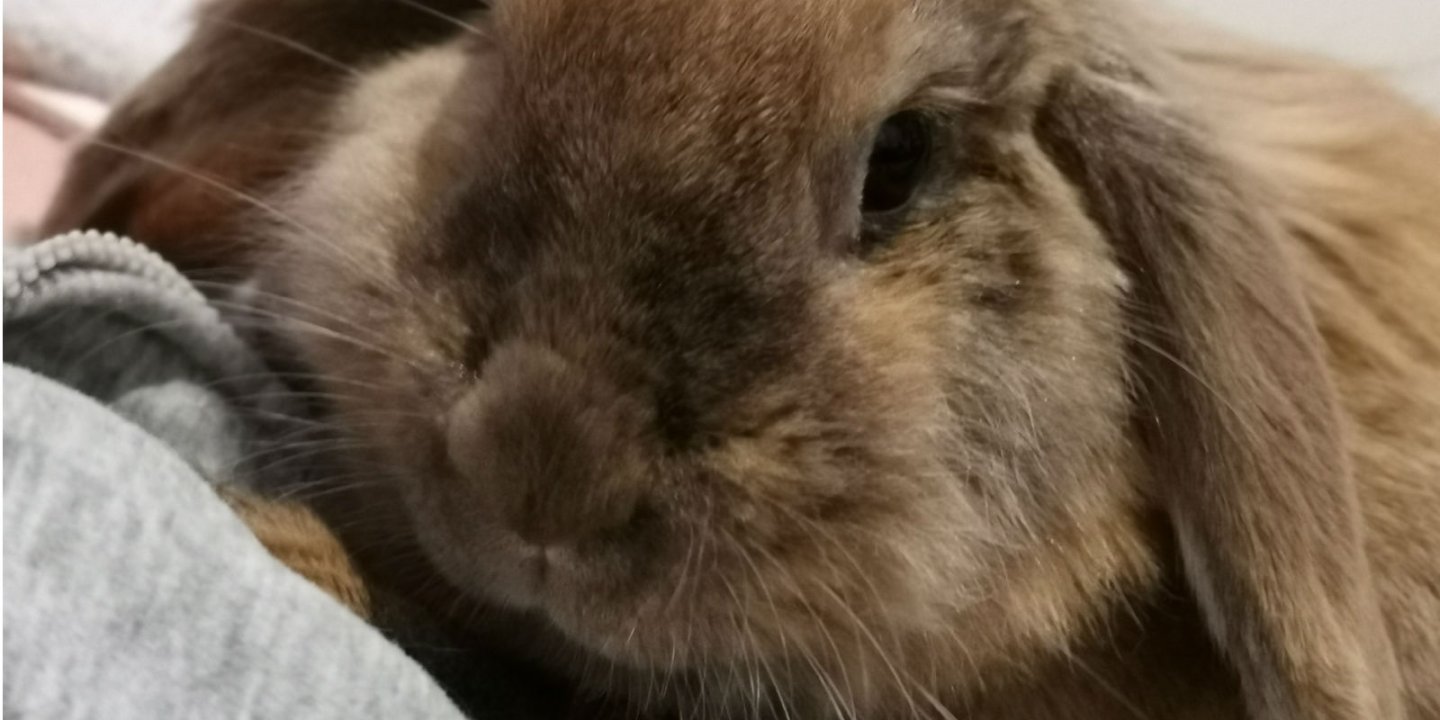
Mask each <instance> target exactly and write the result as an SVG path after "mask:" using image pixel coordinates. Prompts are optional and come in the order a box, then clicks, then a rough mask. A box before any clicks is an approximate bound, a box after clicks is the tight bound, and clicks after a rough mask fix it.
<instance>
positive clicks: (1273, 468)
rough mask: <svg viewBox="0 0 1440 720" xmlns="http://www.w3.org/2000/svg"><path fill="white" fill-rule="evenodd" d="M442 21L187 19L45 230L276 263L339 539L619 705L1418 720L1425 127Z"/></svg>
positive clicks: (880, 2)
mask: <svg viewBox="0 0 1440 720" xmlns="http://www.w3.org/2000/svg"><path fill="white" fill-rule="evenodd" d="M453 5H457V6H455V7H452V6H450V5H446V6H443V7H442V6H441V5H439V4H429V5H426V6H424V7H420V8H417V7H416V4H414V3H406V2H374V3H355V4H353V6H352V5H347V4H344V3H331V2H324V1H323V0H305V1H304V2H298V1H297V2H293V3H266V2H260V1H259V0H230V1H229V2H221V3H219V4H217V6H216V7H215V8H213V9H212V10H211V11H210V15H209V17H210V18H211V20H210V22H209V23H207V24H206V25H205V26H203V27H202V31H201V32H200V33H199V35H198V36H197V37H196V38H195V39H194V40H193V41H192V42H191V44H190V45H189V47H187V49H186V50H185V51H184V52H183V53H182V54H181V55H180V56H179V57H178V58H177V59H176V60H175V61H174V62H172V63H171V65H170V67H169V68H167V69H166V70H165V71H163V72H162V74H161V75H160V76H158V77H157V79H156V80H155V82H154V83H152V84H151V85H149V86H147V88H145V89H142V91H141V92H140V93H139V94H138V95H137V96H136V98H135V99H134V100H132V101H131V103H130V104H129V105H128V106H126V107H125V108H123V109H122V110H121V111H120V112H119V113H117V115H116V119H115V120H114V121H112V123H111V125H110V126H109V127H108V128H107V129H106V130H105V131H104V132H103V134H102V144H99V145H96V146H94V147H93V148H91V149H89V150H87V151H85V152H84V153H82V155H81V156H80V158H79V159H78V160H77V163H76V166H75V171H74V174H73V175H72V177H71V180H70V183H69V186H68V187H69V191H68V192H67V194H66V195H65V198H66V200H65V201H64V202H62V204H61V205H60V207H59V208H58V209H57V212H56V214H55V216H54V217H55V218H56V220H55V224H56V225H75V224H94V223H100V224H105V225H109V226H112V227H114V228H115V229H120V230H128V231H130V232H132V233H134V234H136V235H139V236H140V237H141V238H142V239H152V240H153V241H154V242H156V243H157V244H159V245H161V246H164V247H169V248H170V249H171V250H172V252H171V254H172V256H175V257H179V258H181V259H182V260H183V259H185V258H200V259H201V261H200V262H197V265H205V266H209V267H213V266H215V265H216V264H221V265H238V266H240V267H244V268H254V269H255V270H256V271H257V272H258V274H259V276H260V278H261V279H262V283H263V285H264V287H265V288H266V290H267V294H266V295H265V296H264V297H265V298H266V302H267V303H268V306H269V307H268V309H269V310H270V311H271V312H274V313H276V314H278V315H279V316H282V317H283V320H282V321H281V328H282V330H281V332H282V334H283V335H284V336H285V337H287V338H288V340H289V342H291V343H292V344H293V346H294V347H295V349H296V352H297V354H298V355H299V357H301V358H303V360H304V362H305V363H306V364H307V365H308V366H309V367H311V368H313V369H314V370H315V371H316V372H317V374H318V377H319V383H320V385H321V388H322V389H323V390H324V391H326V393H327V395H328V397H329V398H330V403H329V407H328V409H327V410H328V412H329V416H330V418H331V419H332V420H333V422H334V423H335V425H336V426H337V427H338V428H340V429H341V430H342V432H344V433H345V434H347V435H348V436H350V439H351V440H353V441H354V442H351V443H347V447H356V446H358V447H362V448H363V449H362V450H358V451H351V454H350V456H349V457H348V461H349V462H350V463H352V465H353V468H354V469H355V470H357V471H362V472H364V473H367V474H373V475H374V476H375V477H376V478H378V479H379V481H380V482H378V483H366V484H365V485H364V486H363V488H359V489H353V495H352V497H350V498H349V500H348V505H347V507H346V510H345V512H342V514H345V513H349V514H348V517H349V519H350V520H352V521H353V520H354V519H355V518H357V517H358V518H362V519H363V520H364V522H363V523H359V524H357V523H354V522H347V523H344V524H343V526H344V527H347V528H349V527H351V526H352V525H353V526H356V527H361V528H363V529H362V530H356V531H355V532H354V535H355V536H354V537H352V538H350V539H351V542H352V547H354V548H357V549H361V548H363V549H365V550H366V551H368V552H369V553H371V554H373V555H375V556H376V558H378V559H379V560H380V561H382V562H381V564H383V561H384V559H385V557H386V556H387V555H389V556H390V558H391V559H392V560H393V559H394V558H395V557H404V556H405V553H407V552H410V551H411V550H414V549H418V550H419V551H420V552H421V554H422V555H423V556H424V557H425V558H426V560H427V562H426V565H425V568H432V569H431V570H425V569H424V568H421V569H418V570H417V569H415V568H413V567H412V568H411V570H412V571H414V572H416V573H417V574H418V576H415V577H410V578H407V579H408V580H414V581H416V587H421V586H423V587H435V586H437V584H438V585H439V586H441V587H448V588H450V590H451V591H453V597H452V596H450V595H449V594H446V595H445V596H444V597H443V598H442V602H440V603H439V605H440V606H451V607H453V606H454V603H455V601H456V600H459V601H460V602H462V603H465V604H468V607H467V608H466V610H465V611H464V612H462V613H460V616H461V617H462V618H463V619H465V620H467V621H469V622H471V623H472V624H473V625H477V626H486V627H491V626H497V625H498V626H510V627H514V626H523V627H525V628H528V629H529V630H530V631H531V632H533V634H530V635H529V636H528V637H527V639H528V642H527V643H526V647H525V649H526V651H527V652H530V653H532V654H534V655H535V656H537V657H540V658H542V659H543V660H544V661H545V662H547V663H549V664H551V665H552V666H553V667H555V668H557V669H559V670H561V671H562V672H565V673H568V674H569V675H570V676H571V677H572V678H573V679H574V680H575V682H576V683H577V685H579V686H580V687H582V688H584V689H585V690H586V691H589V692H593V693H597V694H603V695H605V696H607V697H609V698H611V699H612V700H614V701H615V702H617V703H619V704H620V705H622V706H624V707H629V708H630V709H644V710H650V711H656V712H666V711H673V712H678V713H679V714H681V715H683V716H706V715H720V716H727V715H735V716H740V715H755V714H761V715H770V716H786V715H793V716H800V717H825V716H859V717H888V716H894V717H916V716H935V717H948V716H958V717H970V718H997V719H1007V720H1008V719H1020V718H1105V717H1115V718H1126V717H1172V718H1219V717H1237V718H1238V717H1249V718H1255V719H1257V720H1281V719H1285V720H1288V719H1292V718H1327V719H1335V720H1339V719H1342V718H1347V719H1348V718H1357V719H1358V718H1367V719H1368V718H1400V717H1410V718H1430V717H1440V584H1437V579H1440V531H1437V529H1436V528H1437V527H1440V526H1437V524H1436V522H1435V520H1436V518H1437V517H1440V283H1437V282H1436V281H1435V280H1434V278H1436V277H1440V206H1437V205H1436V203H1435V199H1436V198H1440V171H1437V170H1436V169H1435V167H1434V162H1435V161H1436V160H1440V123H1437V122H1436V120H1435V119H1433V118H1431V117H1429V116H1427V115H1425V114H1424V113H1423V112H1421V111H1419V110H1417V109H1415V108H1413V107H1411V106H1410V105H1408V104H1407V103H1406V102H1405V101H1403V100H1401V99H1399V98H1397V97H1396V96H1394V95H1393V94H1391V93H1390V92H1389V91H1387V90H1384V89H1382V88H1381V87H1380V86H1379V85H1378V84H1376V83H1375V82H1374V81H1373V80H1372V79H1370V78H1367V77H1364V76H1362V75H1359V74H1357V73H1354V72H1351V71H1349V70H1345V69H1342V68H1338V67H1334V66H1332V65H1330V64H1328V63H1326V62H1324V61H1321V60H1317V59H1314V58H1309V57H1297V56H1291V55H1286V54H1282V53H1278V52H1275V51H1272V50H1269V49H1264V48H1255V47H1250V46H1247V45H1244V44H1241V43H1238V42H1235V41H1233V40H1230V39H1227V38H1216V37H1212V36H1210V35H1208V34H1206V33H1204V32H1203V31H1200V30H1196V29H1193V28H1190V27H1181V26H1177V25H1174V24H1172V23H1171V22H1170V21H1168V20H1166V19H1163V18H1156V17H1152V16H1151V15H1150V14H1149V12H1148V11H1147V10H1146V9H1145V8H1141V7H1136V6H1132V5H1130V4H1128V3H1123V2H1118V1H1112V0H1084V1H1083V2H1058V1H1052V0H1026V1H1024V2H1014V1H1006V2H1000V1H993V0H949V1H941V0H922V1H920V2H908V1H907V2H900V1H899V0H804V1H802V0H796V1H795V2H789V3H775V2H768V1H766V2H760V1H759V0H723V1H722V0H683V1H682V0H623V1H622V0H588V1H587V2H574V1H571V0H529V1H526V2H502V3H499V4H498V6H497V7H495V8H493V9H491V10H487V11H480V10H478V9H477V10H474V11H471V12H463V11H464V7H463V5H464V3H454V4H453ZM356 8H361V9H356ZM462 12H463V14H460V15H456V14H455V13H462ZM307 13H309V15H307ZM367 13H368V14H367ZM441 14H446V15H450V17H449V18H448V20H444V19H442V18H441ZM319 16H323V17H324V18H325V21H326V22H324V23H316V22H314V21H313V18H314V17H319ZM362 16H363V17H362ZM307 17H308V18H311V19H310V20H307ZM377 17H378V18H381V19H383V20H385V21H386V22H388V23H389V24H388V25H387V27H390V28H396V30H395V31H394V32H389V33H381V34H380V36H374V37H371V36H365V37H366V38H368V39H362V40H356V41H354V42H351V41H349V40H345V39H343V37H345V36H342V35H340V34H339V33H338V32H335V31H334V29H335V28H343V27H350V26H351V25H352V24H355V23H361V24H365V23H370V22H373V21H374V20H375V19H376V18H377ZM362 21H363V22H362ZM447 22H448V25H444V26H445V27H446V28H448V30H449V31H450V32H444V31H441V30H440V29H438V28H439V27H440V26H437V25H434V23H442V25H443V24H444V23H447ZM406 23H411V24H413V25H414V27H415V28H417V29H413V30H411V31H404V30H400V29H399V28H405V27H411V25H407V24H406ZM367 26H368V25H367ZM422 26H423V28H425V29H423V30H422V29H419V28H421V27H422ZM237 27H248V28H250V29H251V30H250V31H249V32H240V33H238V34H237V30H236V28H237ZM255 28H260V29H262V30H264V31H265V33H256V32H254V29H255ZM276 33H279V34H282V35H283V37H284V38H285V39H286V40H287V43H286V44H285V45H284V47H287V48H289V49H290V54H285V53H281V52H279V51H277V50H276V49H275V48H274V47H273V45H274V41H273V37H267V35H274V34H276ZM326 43H332V44H330V45H327V44H326ZM297 44H298V45H300V46H302V47H307V48H310V49H311V50H315V49H316V48H320V50H319V52H320V54H321V56H322V57H323V58H325V59H329V60H332V61H334V62H324V61H321V60H317V59H316V57H315V55H314V54H313V53H311V54H306V53H301V52H297V51H295V50H294V47H293V46H294V45H297ZM245 48H250V49H252V50H256V51H257V52H256V53H255V54H247V55H245V57H246V58H247V60H246V62H247V63H250V65H249V67H250V71H251V72H255V73H256V74H257V75H259V74H264V76H265V77H267V78H270V79H271V80H270V81H269V82H267V83H264V84H256V85H241V86H229V85H225V86H215V87H207V88H202V89H200V90H193V89H191V86H189V85H187V86H186V88H187V89H186V90H185V91H184V92H180V91H178V89H177V88H178V87H179V84H178V81H177V80H176V79H175V78H177V77H182V76H184V77H191V76H194V75H195V74H197V73H199V74H202V75H203V74H204V73H207V72H218V70H217V69H218V68H224V67H231V66H233V65H234V64H236V63H238V62H240V58H241V50H242V49H245ZM259 48H268V49H267V50H265V51H264V52H258V50H259ZM316 88H320V89H321V90H320V92H318V94H317V93H316ZM302 97H303V98H311V100H309V101H306V102H299V101H298V100H297V99H298V98H302ZM320 97H323V98H330V99H331V100H329V101H324V102H321V101H318V100H315V98H320ZM905 108H915V109H919V110H921V111H923V112H924V113H926V115H927V117H929V118H930V121H931V123H932V125H933V127H934V128H935V133H936V142H937V145H936V148H937V152H936V155H935V161H934V164H933V166H932V168H931V173H930V178H929V180H928V181H927V183H926V184H925V186H924V187H922V189H921V191H920V193H919V195H918V196H917V199H916V201H915V202H914V203H913V205H912V207H910V208H909V209H908V210H907V211H906V214H905V215H904V216H903V217H901V218H899V219H896V220H894V221H893V222H890V223H889V224H887V225H886V226H885V227H882V228H879V229H876V228H864V227H862V221H861V219H860V217H859V214H858V211H857V210H856V208H857V207H858V202H859V201H858V193H859V188H860V186H861V180H862V179H863V171H864V166H865V157H866V153H867V150H868V147H869V143H870V138H871V137H872V133H873V132H874V128H875V127H876V125H877V124H878V123H879V122H880V121H881V120H883V119H884V118H885V117H886V116H888V115H889V114H891V113H894V112H896V111H897V110H900V109H905ZM157 117H163V118H167V119H172V120H170V121H167V122H166V123H163V124H159V125H157V123H159V121H158V120H157V119H156V118H157ZM186 119H189V121H186ZM156 127H158V128H160V129H158V130H156V129H154V128H156ZM145 128H149V130H144V129H145ZM255 133H276V134H277V136H278V137H286V138H307V139H304V140H299V141H296V143H295V144H294V145H293V146H287V147H290V148H291V151H290V153H289V154H287V155H284V156H283V157H282V158H281V160H280V161H278V162H277V161H275V160H274V158H275V156H274V155H273V154H270V153H262V154H260V155H259V156H258V157H259V158H260V159H261V161H256V162H259V163H260V165H261V166H263V167H266V168H269V170H267V171H265V172H260V171H257V170H254V169H253V167H254V165H252V164H251V161H252V160H253V159H254V158H255V157H256V156H254V155H253V154H252V152H251V151H252V150H253V149H254V142H253V140H252V138H253V137H254V134H255ZM137 144H138V145H139V148H138V152H137V148H135V147H134V146H135V145H137ZM237 144H238V146H237ZM116 145H123V146H125V148H126V150H125V151H124V152H122V153H120V154H118V155H117V154H116V152H115V146H116ZM157 154H159V155H163V158H161V159H162V160H163V162H162V163H156V162H154V160H155V159H156V158H155V157H154V155H157ZM137 158H138V159H139V161H137ZM267 158H268V160H267ZM147 160H148V162H146V161H147ZM262 161H263V162H262ZM157 166H158V167H157ZM177 167H183V168H186V169H187V170H195V169H197V168H198V169H199V170H201V171H203V176H204V177H205V178H207V179H208V180H210V181H211V182H210V183H209V186H208V187H209V191H214V190H215V189H216V188H217V187H223V188H227V189H228V191H229V192H227V193H222V194H221V196H222V197H225V196H228V198H229V200H227V201H226V202H225V203H222V204H220V205H215V204H214V198H211V197H210V196H208V195H207V196H205V198H203V199H202V198H201V197H200V196H199V195H197V194H196V193H197V192H199V191H198V190H197V189H196V186H195V184H194V182H195V180H196V178H195V175H194V173H191V174H190V176H189V182H182V180H181V176H178V175H176V174H174V173H173V170H174V169H175V168H177ZM237 168H238V170H237ZM97 188H98V190H97ZM235 198H240V200H239V201H236V200H235ZM207 203H208V204H207ZM175 204H178V205H179V206H180V207H181V209H182V210H189V211H190V212H180V211H176V210H175V209H174V205H175ZM237 204H249V205H252V206H255V207H252V208H250V209H249V210H247V211H245V212H239V211H238V209H237ZM197 206H198V207H203V208H204V212H203V213H200V212H199V211H197V210H194V208H195V207H197ZM96 208H102V209H103V212H101V211H99V210H96ZM158 208H165V211H164V212H160V210H159V209H158ZM256 208H258V209H256ZM196 217H200V218H202V221H201V222H200V225H199V229H200V230H203V231H204V232H201V233H200V234H198V235H195V236H196V237H202V238H206V241H205V244H204V245H203V246H202V247H201V248H199V249H198V250H194V251H193V253H192V251H191V249H190V248H189V247H188V246H186V247H184V248H179V247H171V245H173V243H174V242H175V241H176V240H177V239H178V238H180V237H182V236H184V235H185V234H187V233H190V234H193V232H194V230H195V228H194V227H192V225H191V224H189V223H190V219H193V218H196ZM167 218H178V219H174V220H168V219H167ZM167 223H171V224H167ZM236 228H241V229H240V230H237V229H236ZM877 233H878V234H879V235H880V236H881V237H880V239H881V242H879V243H871V242H866V239H867V238H871V239H873V236H874V235H875V234H877ZM216 236H219V237H237V236H239V237H247V238H252V239H260V240H263V242H261V243H260V244H259V246H258V249H254V250H251V249H245V248H243V247H242V246H238V245H234V244H230V245H225V244H216V243H214V242H211V239H212V238H213V237H216ZM252 247H254V246H253V245H252ZM226 248H228V249H226ZM377 484H378V487H377ZM367 531H368V532H367ZM362 554H365V553H362ZM401 584H402V585H403V584H404V583H403V582H402V583H401Z"/></svg>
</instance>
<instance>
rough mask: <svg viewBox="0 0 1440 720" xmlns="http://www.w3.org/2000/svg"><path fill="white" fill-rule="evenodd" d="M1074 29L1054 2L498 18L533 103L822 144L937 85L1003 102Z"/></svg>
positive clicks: (520, 10)
mask: <svg viewBox="0 0 1440 720" xmlns="http://www.w3.org/2000/svg"><path fill="white" fill-rule="evenodd" d="M1062 20H1063V18H1062V15H1061V13H1058V12H1054V11H1052V10H1050V9H1047V7H1045V2H1043V0H1025V1H1016V0H1007V1H1004V2H1000V1H996V0H783V1H781V2H775V1H774V0H590V1H585V2H579V1H577V0H534V1H529V2H502V3H499V4H498V5H497V6H496V8H495V13H494V15H493V16H492V18H491V22H492V23H493V26H494V29H495V36H496V37H497V38H498V43H499V45H500V46H501V47H502V48H503V50H504V52H503V54H504V56H505V58H506V59H505V66H506V75H507V77H508V78H509V80H510V83H509V85H510V87H512V88H516V89H518V90H516V92H517V93H521V94H523V95H524V96H525V99H526V100H529V101H532V102H537V103H538V102H539V101H543V100H547V99H548V100H552V101H557V102H559V101H563V102H565V103H566V104H567V107H568V108H571V109H573V107H574V106H575V105H576V104H578V103H588V104H589V105H590V109H591V111H592V112H591V114H590V116H589V119H590V120H592V121H593V120H599V119H604V115H605V114H606V112H605V111H607V110H610V111H616V113H617V114H622V115H626V116H627V117H636V116H643V117H646V118H654V117H655V116H657V115H658V116H660V117H662V118H668V119H680V120H688V121H691V122H693V121H695V120H697V119H711V120H715V121H721V120H724V119H725V118H727V117H729V116H735V115H739V114H748V115H749V116H751V117H755V118H761V119H763V120H765V121H766V122H767V123H769V124H770V126H772V127H773V126H775V125H783V124H784V123H785V122H786V121H796V122H799V121H808V123H809V125H810V126H811V127H810V131H811V134H812V136H813V134H814V130H815V127H814V125H815V124H816V123H817V121H818V122H822V123H823V122H824V121H825V120H827V119H828V120H831V121H833V122H834V124H836V125H839V126H841V128H842V130H849V129H851V127H852V126H853V125H855V124H856V123H869V122H874V121H875V120H876V116H877V115H879V116H883V115H884V114H885V113H887V112H890V111H892V110H893V108H894V107H895V106H896V105H898V104H901V103H903V102H904V101H905V100H906V99H908V98H909V97H910V96H912V95H914V94H915V93H916V92H917V90H920V89H923V87H924V86H925V85H927V84H935V83H940V84H948V85H955V86H964V87H963V88H962V89H964V90H965V91H967V92H969V93H971V94H973V95H977V96H978V95H985V96H987V97H986V98H985V99H987V100H991V99H994V96H999V95H1000V94H1002V93H1003V92H1004V91H1005V90H1006V89H1008V88H1009V86H1010V85H1013V84H1016V83H1019V82H1021V81H1022V80H1023V79H1024V78H1025V77H1026V74H1025V73H1024V72H1023V69H1025V68H1027V67H1030V66H1032V65H1037V64H1038V65H1043V64H1044V63H1036V62H1035V61H1036V60H1037V59H1039V58H1040V57H1043V55H1044V53H1042V52H1040V49H1041V48H1047V49H1048V48H1049V47H1052V46H1054V45H1056V43H1049V44H1047V43H1046V42H1045V38H1047V37H1058V36H1059V35H1060V33H1059V32H1058V30H1057V26H1059V25H1060V24H1061V23H1062ZM547 91H548V92H547ZM622 110H623V111H624V112H621V111H622ZM642 114H643V115H642Z"/></svg>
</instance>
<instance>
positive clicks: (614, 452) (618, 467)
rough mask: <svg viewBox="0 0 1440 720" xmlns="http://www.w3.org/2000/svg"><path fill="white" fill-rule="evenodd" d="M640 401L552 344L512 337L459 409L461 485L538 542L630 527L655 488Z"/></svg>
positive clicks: (454, 451) (454, 443)
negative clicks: (649, 482) (645, 456)
mask: <svg viewBox="0 0 1440 720" xmlns="http://www.w3.org/2000/svg"><path fill="white" fill-rule="evenodd" d="M639 407H640V405H639V403H638V402H636V401H635V400H633V399H632V398H629V397H627V396H626V395H624V394H622V393H620V392H618V391H617V390H615V389H614V387H613V386H612V385H610V384H609V383H607V382H605V381H604V380H603V379H601V378H596V377H594V376H593V375H592V374H591V373H587V372H586V371H584V370H582V369H581V368H579V367H577V366H575V365H574V364H572V363H570V362H569V361H568V360H566V359H565V358H563V357H561V356H560V355H558V354H557V353H555V352H554V351H552V350H550V349H548V348H545V347H543V346H538V345H534V344H529V343H522V342H511V343H506V344H504V345H502V346H500V347H499V348H497V349H496V351H495V352H494V353H493V354H492V355H491V356H490V358H489V359H488V360H487V361H486V363H485V367H484V369H483V372H482V373H481V380H480V382H478V383H477V384H476V385H475V387H474V388H472V389H471V390H470V391H469V392H468V393H467V394H466V395H465V396H464V397H463V398H462V399H461V400H460V402H459V403H457V404H456V406H455V408H453V409H452V411H451V416H450V422H449V430H448V437H447V444H448V451H449V456H450V460H451V463H452V464H453V466H454V467H455V469H456V471H457V473H458V474H459V476H460V477H461V478H462V485H464V486H465V487H464V488H462V489H461V491H462V492H463V493H465V494H466V495H468V496H471V497H472V498H473V500H474V501H476V502H475V503H474V504H475V505H477V506H478V507H479V508H480V509H481V510H482V511H483V512H484V513H485V514H486V516H487V517H489V518H491V519H493V520H495V521H498V522H499V523H501V524H503V525H505V526H506V527H507V528H508V529H509V530H511V531H513V532H515V533H516V534H518V535H519V536H520V537H521V538H522V539H523V540H524V541H525V542H527V543H530V544H532V545H535V546H556V545H572V544H574V543H576V542H580V541H583V540H585V539H588V538H592V537H595V536H598V535H601V534H604V533H606V532H609V531H612V530H616V529H620V528H623V527H624V526H625V525H626V524H627V523H629V522H630V520H631V518H632V517H633V516H634V514H635V510H636V507H637V505H638V503H639V500H640V497H641V495H642V494H643V492H644V490H645V487H644V483H645V473H644V467H645V463H644V462H643V461H642V458H641V443H640V441H639V437H640V429H641V427H642V423H643V416H642V415H641V414H640V412H639Z"/></svg>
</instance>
